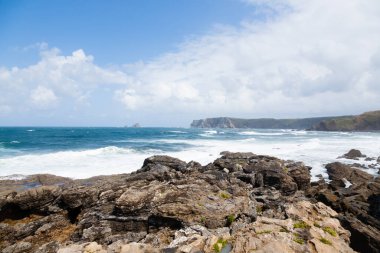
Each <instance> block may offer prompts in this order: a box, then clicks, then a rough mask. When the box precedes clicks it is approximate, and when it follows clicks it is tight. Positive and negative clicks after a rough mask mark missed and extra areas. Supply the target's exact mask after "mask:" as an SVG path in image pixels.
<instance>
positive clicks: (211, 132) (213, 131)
mask: <svg viewBox="0 0 380 253" xmlns="http://www.w3.org/2000/svg"><path fill="white" fill-rule="evenodd" d="M204 133H205V134H217V133H218V131H216V130H206V131H204Z"/></svg>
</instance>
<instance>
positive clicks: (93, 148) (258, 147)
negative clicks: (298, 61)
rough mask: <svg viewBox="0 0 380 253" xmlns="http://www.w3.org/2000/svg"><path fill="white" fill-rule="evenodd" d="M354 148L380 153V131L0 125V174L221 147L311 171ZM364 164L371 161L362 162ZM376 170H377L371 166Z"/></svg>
mask: <svg viewBox="0 0 380 253" xmlns="http://www.w3.org/2000/svg"><path fill="white" fill-rule="evenodd" d="M351 148H359V149H361V150H362V151H363V152H364V153H366V154H367V155H369V156H374V157H377V156H379V155H380V134H379V133H338V132H335V133H331V132H313V131H310V132H308V131H297V130H259V129H239V130H237V129H191V128H30V127H27V128H26V127H22V128H21V127H20V128H16V127H13V128H12V127H7V128H0V176H9V175H19V177H20V176H21V175H29V174H35V173H52V174H56V175H62V176H69V177H73V178H85V177H90V176H95V175H103V174H116V173H125V172H131V171H133V170H136V169H138V168H140V167H141V165H142V162H143V160H144V159H145V158H146V157H148V156H151V155H155V154H167V155H171V156H175V157H178V158H180V159H183V160H185V161H190V160H196V161H199V162H201V163H203V164H207V163H208V162H211V161H213V160H215V159H216V158H217V157H218V156H219V153H220V152H221V151H225V150H229V151H251V152H254V153H257V154H268V155H275V156H278V157H280V158H283V159H293V160H298V161H303V162H305V163H306V164H307V165H309V166H312V167H313V170H312V174H313V175H316V174H319V173H322V174H323V173H324V164H325V163H327V162H330V161H335V160H336V158H337V157H338V156H340V155H342V154H343V153H345V152H346V151H348V150H349V149H351ZM361 162H362V163H368V162H365V161H361ZM370 172H373V173H375V170H373V171H370Z"/></svg>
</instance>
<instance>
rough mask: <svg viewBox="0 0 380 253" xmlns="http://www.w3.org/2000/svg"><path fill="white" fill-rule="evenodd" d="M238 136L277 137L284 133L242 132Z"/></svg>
mask: <svg viewBox="0 0 380 253" xmlns="http://www.w3.org/2000/svg"><path fill="white" fill-rule="evenodd" d="M238 134H240V135H263V136H278V135H284V134H285V133H269V132H255V131H243V132H239V133H238Z"/></svg>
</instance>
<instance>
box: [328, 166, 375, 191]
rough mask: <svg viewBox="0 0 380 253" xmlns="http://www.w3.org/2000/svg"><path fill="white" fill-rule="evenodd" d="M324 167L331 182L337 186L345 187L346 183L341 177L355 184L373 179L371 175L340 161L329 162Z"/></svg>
mask: <svg viewBox="0 0 380 253" xmlns="http://www.w3.org/2000/svg"><path fill="white" fill-rule="evenodd" d="M326 169H327V174H328V175H329V179H330V180H332V183H331V184H332V185H333V186H335V187H338V188H339V187H346V183H345V181H344V180H343V179H346V180H348V181H349V182H350V183H351V184H355V185H359V184H363V183H367V182H368V181H370V180H372V179H373V176H371V175H369V174H368V173H366V172H364V171H362V170H360V169H356V168H353V167H351V166H350V165H345V164H342V163H340V162H334V163H329V164H327V165H326Z"/></svg>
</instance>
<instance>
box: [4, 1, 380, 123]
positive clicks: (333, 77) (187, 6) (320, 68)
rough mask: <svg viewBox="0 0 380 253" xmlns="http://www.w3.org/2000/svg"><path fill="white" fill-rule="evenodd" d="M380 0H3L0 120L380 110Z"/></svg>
mask: <svg viewBox="0 0 380 253" xmlns="http://www.w3.org/2000/svg"><path fill="white" fill-rule="evenodd" d="M379 31H380V1H378V0H366V1H363V0H349V1H347V0H334V1H331V0H218V1H215V0H191V1H190V0H162V1H156V0H125V1H122V0H120V1H118V0H107V1H106V0H102V1H100V0H93V1H85V0H62V1H50V0H34V1H28V0H19V1H13V0H0V125H3V126H124V125H132V124H134V123H137V122H138V123H140V124H141V125H142V126H172V127H176V126H180V127H187V126H189V125H190V123H191V121H192V120H193V119H200V118H205V117H218V116H229V117H241V118H258V117H276V118H291V117H314V116H331V115H351V114H359V113H361V112H364V111H370V110H377V109H380V83H379V80H380V32H379Z"/></svg>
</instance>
